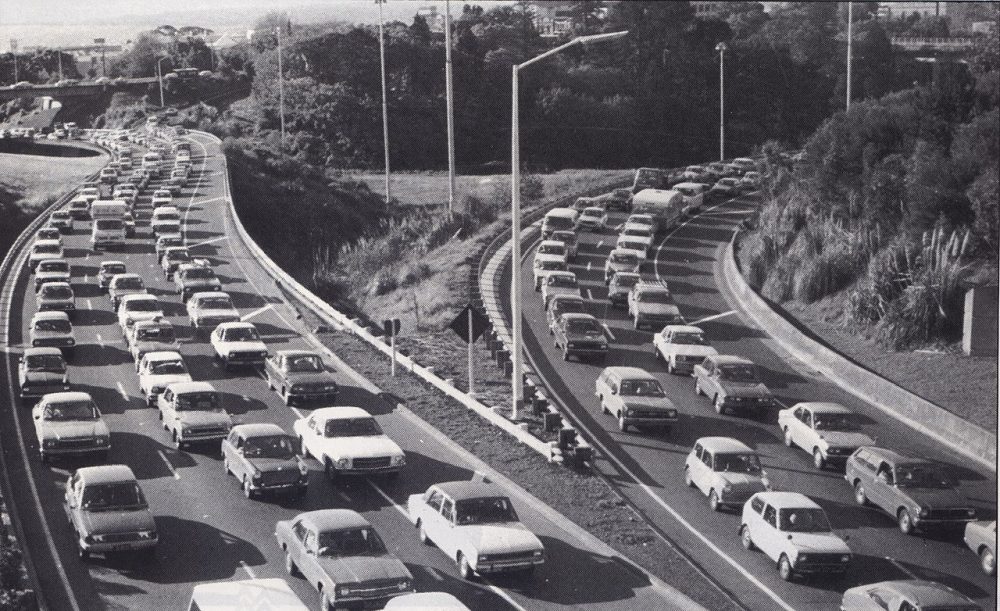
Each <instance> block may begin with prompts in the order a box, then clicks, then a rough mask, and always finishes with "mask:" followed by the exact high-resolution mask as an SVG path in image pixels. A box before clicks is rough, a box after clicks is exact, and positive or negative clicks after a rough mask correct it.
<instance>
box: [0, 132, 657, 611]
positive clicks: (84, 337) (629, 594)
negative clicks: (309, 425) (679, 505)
mask: <svg viewBox="0 0 1000 611" xmlns="http://www.w3.org/2000/svg"><path fill="white" fill-rule="evenodd" d="M191 140H192V142H193V146H192V155H193V159H194V172H193V173H192V179H191V180H190V181H189V185H188V187H187V188H186V189H185V190H184V192H183V195H182V196H180V197H179V198H175V201H176V202H179V204H180V208H181V211H182V213H183V216H184V221H185V225H184V227H185V231H186V238H187V240H188V244H189V246H190V247H191V249H192V254H194V255H196V256H199V257H205V258H208V259H209V260H210V261H211V263H212V266H213V268H214V269H215V271H216V273H217V274H218V276H219V277H220V278H221V280H222V282H223V284H224V286H223V290H225V291H227V292H229V293H230V294H231V295H232V296H233V299H234V303H235V304H236V306H237V307H238V308H239V309H240V312H241V313H242V314H243V315H244V318H245V319H247V320H250V321H251V322H253V323H254V324H255V325H256V326H257V328H258V329H259V331H260V332H261V335H262V336H263V339H264V340H265V342H266V343H267V344H268V346H269V348H270V349H271V350H272V351H274V350H278V349H283V348H306V347H309V346H311V345H312V344H311V343H310V341H309V340H308V339H306V338H309V337H310V336H309V330H308V329H305V328H304V327H303V325H302V324H301V322H299V321H297V320H296V313H295V311H294V310H293V309H292V308H291V307H290V306H289V305H287V303H285V301H284V298H283V296H282V294H281V293H280V291H279V290H278V288H277V287H276V285H275V282H274V281H273V280H272V279H271V278H270V277H268V276H267V275H266V274H265V272H264V270H263V268H262V267H261V266H260V264H259V263H258V261H257V260H255V258H254V257H253V256H252V255H251V254H250V252H249V251H248V250H247V249H246V248H245V246H244V245H243V244H242V243H241V242H240V241H239V240H238V239H237V238H236V237H235V236H236V233H235V230H234V227H233V223H232V219H231V218H230V216H229V207H228V206H227V203H226V201H225V199H224V195H225V193H226V191H225V183H224V181H225V180H226V178H225V166H224V161H223V158H222V154H221V152H220V150H219V145H218V141H217V140H214V139H211V138H209V137H206V136H202V135H195V136H192V137H191ZM153 184H154V186H155V184H156V183H155V182H154V183H153ZM153 188H154V187H150V188H149V189H147V190H145V191H144V192H143V194H142V196H140V200H139V202H140V203H139V204H138V206H139V208H138V210H139V213H138V217H139V218H138V220H139V222H138V225H139V227H138V234H137V236H136V238H134V239H130V240H129V241H128V246H127V249H126V250H125V252H123V253H108V254H94V253H92V252H91V251H90V250H89V240H88V236H89V226H90V224H89V223H77V228H76V229H75V231H74V232H73V234H72V235H69V236H66V238H65V239H66V243H67V256H68V258H69V259H70V260H71V263H72V265H73V278H72V282H73V286H74V290H75V292H76V296H77V307H78V311H77V314H76V317H75V319H74V329H75V332H76V337H77V344H78V347H77V350H76V355H75V356H74V357H73V358H72V359H71V360H70V375H71V377H72V383H73V386H74V389H75V390H83V391H86V392H89V393H91V395H93V397H94V398H95V400H96V401H97V403H98V404H99V405H100V407H101V410H102V411H103V413H104V417H105V420H106V421H107V422H108V424H109V426H110V428H111V430H112V450H111V455H110V459H109V460H110V462H114V463H125V464H128V465H129V466H131V468H132V470H133V471H134V472H135V473H136V475H137V476H138V478H139V479H140V480H141V485H142V487H143V490H144V491H145V493H146V496H147V497H148V500H149V502H150V507H151V509H152V511H153V513H154V515H155V516H156V521H157V528H158V530H159V532H160V545H159V547H158V548H157V551H156V559H155V561H154V562H152V563H148V564H135V563H134V562H133V561H131V560H130V559H128V558H112V559H110V560H106V559H103V558H101V557H96V558H93V559H91V560H89V561H87V562H83V561H81V560H79V559H78V558H77V557H76V550H75V545H74V542H73V540H72V536H71V533H70V528H69V526H68V523H67V520H66V516H65V514H64V512H63V508H62V489H63V485H64V482H65V480H66V478H67V476H68V474H69V473H70V469H72V468H75V467H77V466H81V465H83V464H84V463H83V462H72V463H70V462H65V463H55V464H54V465H52V466H48V465H42V464H41V463H40V462H39V460H38V455H37V450H38V448H37V443H36V442H35V440H34V430H33V426H32V422H31V419H30V416H29V414H30V411H29V405H28V404H26V403H25V402H23V401H21V400H20V399H18V398H16V397H15V396H14V395H15V391H14V387H15V384H16V359H17V356H18V354H19V353H20V351H21V349H22V348H23V345H24V340H25V327H26V324H27V322H28V321H29V320H30V318H31V316H32V314H33V313H34V310H35V305H34V300H33V299H32V298H30V297H28V296H29V295H31V291H30V289H29V288H28V285H27V283H28V282H29V278H30V277H29V275H28V273H27V271H26V270H25V269H24V267H23V264H24V259H25V257H26V252H22V253H20V256H19V260H18V262H17V268H16V269H17V270H18V272H17V273H16V275H15V277H14V280H13V281H11V282H9V283H8V285H7V286H4V287H2V290H3V299H2V300H0V303H2V304H5V305H4V307H3V309H2V311H0V317H2V320H0V323H2V324H3V325H5V326H6V328H7V329H8V332H9V344H10V346H9V348H8V347H5V348H4V371H3V376H4V380H5V381H4V384H3V387H4V390H3V399H2V400H0V404H2V405H3V408H2V409H0V444H2V448H3V457H4V464H5V466H6V469H7V476H8V477H9V489H10V490H12V492H13V494H11V495H10V498H9V499H8V503H11V504H14V505H15V509H16V512H17V515H18V517H19V519H20V520H21V523H22V526H23V530H24V532H25V537H26V540H25V541H23V542H22V544H23V545H24V547H25V548H27V549H28V550H30V555H31V559H32V562H33V566H34V570H35V574H36V577H37V581H38V583H39V592H40V594H41V595H42V596H43V598H44V599H45V600H44V602H45V603H46V605H47V607H48V608H50V609H59V610H72V611H80V610H86V611H89V610H91V609H100V608H112V609H114V608H118V609H180V608H186V605H187V600H188V598H189V597H190V593H191V589H192V587H193V584H195V583H198V582H206V581H217V580H231V579H246V578H249V577H261V578H263V577H285V571H284V563H283V556H282V555H281V554H280V553H279V550H278V549H277V547H276V545H275V543H274V534H273V533H274V525H275V523H276V522H277V521H278V520H283V519H288V518H290V517H292V516H294V515H296V514H298V513H300V512H302V511H307V510H313V509H320V508H333V507H347V508H351V509H354V510H357V511H359V512H361V513H362V514H363V515H364V516H365V517H366V518H367V519H368V520H369V521H371V522H372V523H373V524H374V525H375V527H376V528H377V530H378V531H379V532H380V533H381V535H382V538H383V539H384V540H385V541H386V543H387V545H388V546H389V548H390V549H391V551H392V552H393V553H395V554H396V555H397V556H398V557H400V558H401V559H402V560H403V561H404V562H405V563H406V564H407V566H408V567H409V568H410V570H411V572H412V573H413V574H414V577H415V580H416V586H417V589H418V590H420V591H448V592H451V593H453V594H454V595H456V596H457V597H459V598H460V599H461V600H463V601H464V602H465V604H467V605H468V606H469V607H470V608H473V609H511V608H514V609H559V608H570V607H573V608H587V609H614V608H619V609H622V608H631V609H639V608H643V609H650V608H663V607H664V606H665V605H666V602H665V601H666V600H668V599H669V592H665V591H664V590H662V589H661V588H660V587H659V586H658V585H655V584H656V582H655V581H654V582H652V583H651V581H650V579H649V577H648V575H646V574H644V573H641V571H637V570H636V569H635V568H634V567H632V566H630V565H629V564H628V563H626V562H623V561H622V560H621V558H619V557H616V556H613V555H608V556H605V555H603V553H601V552H600V551H599V549H600V548H599V547H597V546H592V545H591V544H590V543H588V542H587V541H586V540H581V538H580V537H579V536H578V535H577V533H575V532H572V530H571V529H569V530H567V529H566V528H564V527H563V526H562V525H561V524H560V523H559V520H558V519H549V517H547V515H548V514H545V513H543V512H542V511H540V510H544V509H545V508H544V507H538V506H534V505H531V504H528V503H526V502H523V499H521V500H520V501H519V499H520V498H521V497H519V496H517V495H515V496H514V497H513V498H514V500H515V505H516V506H517V509H518V511H519V513H520V515H521V518H522V520H523V521H524V522H525V523H526V524H527V525H528V526H529V528H531V529H532V530H533V531H534V532H535V533H537V534H538V535H539V536H540V537H541V539H542V541H543V542H544V544H545V546H546V548H547V550H548V557H549V562H547V563H546V564H545V565H543V566H542V567H540V569H539V570H538V571H537V572H536V573H535V575H534V577H533V578H532V579H529V580H527V581H523V580H518V579H516V578H506V577H496V578H491V579H490V580H479V581H478V582H464V581H462V580H461V579H460V578H459V577H458V575H457V570H456V568H455V566H454V563H452V562H450V561H449V560H448V559H446V558H445V557H444V555H443V554H441V553H440V552H439V551H438V550H437V549H435V548H433V547H428V546H424V545H422V544H421V543H419V541H418V539H417V536H416V532H415V530H414V528H413V527H412V525H411V524H410V523H409V521H408V520H407V519H406V518H405V517H404V515H402V513H401V509H400V507H399V505H401V504H405V499H406V497H407V496H408V495H409V494H413V493H417V492H422V491H423V490H425V489H426V488H427V487H428V486H429V485H430V484H432V483H435V482H440V481H447V480H456V479H470V478H471V477H472V476H473V471H472V469H473V468H475V466H474V465H476V463H475V461H474V459H473V458H471V457H470V455H468V454H467V453H465V452H464V450H462V449H461V448H459V447H458V446H456V445H455V444H453V443H451V442H450V441H449V440H447V439H446V438H444V437H443V435H441V434H440V433H438V432H437V431H434V430H433V429H430V427H429V426H428V425H427V424H426V423H424V422H422V421H420V420H418V419H417V418H416V417H415V416H413V415H412V414H411V413H409V412H408V411H406V410H402V409H398V408H395V407H394V406H392V405H389V404H387V403H386V402H385V401H383V400H382V399H381V398H380V397H379V396H378V394H377V389H374V387H372V386H371V385H370V383H367V382H366V381H365V380H363V379H358V377H355V376H356V375H357V374H353V372H349V371H348V372H345V371H344V369H343V368H339V370H338V371H337V373H336V376H337V382H338V383H339V384H340V385H341V388H342V392H341V400H340V401H339V402H340V403H342V404H354V405H359V406H361V407H363V408H365V409H367V410H369V411H370V412H372V413H373V414H374V415H376V417H377V418H378V420H379V422H380V423H381V424H382V426H383V428H384V429H385V430H386V432H387V433H388V434H389V435H390V436H392V437H393V438H394V439H395V440H396V441H397V442H398V443H400V445H401V446H402V447H403V449H404V450H405V451H406V453H407V466H406V468H405V469H404V471H403V474H402V476H401V477H400V479H399V481H398V483H397V484H396V485H395V486H394V487H388V485H387V484H385V483H383V482H368V481H367V480H364V479H360V480H356V481H353V482H347V483H345V484H343V485H341V486H338V487H337V488H333V487H332V486H331V485H330V484H329V483H328V482H327V481H326V479H325V477H324V476H323V473H322V469H321V467H320V466H319V464H318V463H316V462H315V461H314V460H312V459H311V460H310V463H311V464H310V466H311V469H312V473H311V476H310V488H309V492H308V495H307V496H306V497H305V498H304V499H303V500H301V501H294V500H282V499H276V500H274V501H267V500H265V501H249V500H247V499H246V498H244V497H243V495H242V493H241V491H240V489H239V487H238V486H237V484H236V483H235V481H234V480H233V479H232V478H227V477H226V476H225V475H224V474H223V470H222V464H221V460H220V457H219V452H218V446H216V447H215V449H214V450H213V449H210V448H204V449H193V450H192V451H178V450H175V449H174V448H173V446H172V444H171V443H170V440H169V439H168V437H167V435H166V433H165V432H164V431H163V430H162V428H161V427H160V422H159V420H158V419H157V416H156V411H155V410H154V409H151V408H147V407H146V405H145V402H144V400H143V399H142V398H141V396H140V394H139V389H138V384H137V377H136V375H135V372H134V369H133V365H132V362H131V359H130V356H129V354H128V352H127V351H126V350H125V345H124V343H123V341H122V337H121V333H120V331H119V329H118V325H117V323H116V319H115V316H114V314H113V312H112V311H111V308H110V304H109V302H108V300H107V298H106V297H105V296H104V295H102V294H101V293H99V292H98V289H97V287H96V284H95V277H94V276H95V273H96V272H97V269H98V265H99V263H100V261H102V260H104V259H112V258H115V259H117V258H123V259H124V260H125V261H126V263H127V265H128V267H129V270H130V271H134V272H139V273H141V274H142V275H143V276H144V278H145V280H146V283H147V286H148V287H150V291H151V292H152V293H153V294H155V295H157V296H158V297H159V298H160V299H161V301H162V302H163V303H164V304H165V309H166V314H167V315H168V317H169V318H170V319H171V321H172V322H173V323H174V325H175V327H176V328H177V329H178V333H179V335H180V342H181V352H182V354H183V355H184V357H185V360H186V361H187V364H188V366H189V368H190V370H191V371H192V375H193V377H194V378H195V379H196V380H205V381H211V382H212V383H213V384H214V385H215V386H216V387H217V388H218V390H219V391H220V392H221V393H223V396H224V398H223V401H224V407H226V409H227V410H228V411H229V412H230V413H231V414H232V415H233V419H234V420H235V421H236V422H237V423H241V422H274V423H277V424H279V425H280V426H282V427H283V428H284V429H285V430H286V431H289V432H290V431H291V425H292V423H293V421H294V420H295V419H296V418H297V417H298V416H299V415H301V414H305V413H308V411H309V410H308V409H305V408H301V409H299V408H289V407H286V406H285V405H284V403H283V402H282V401H281V400H279V398H278V397H277V396H276V395H275V393H273V392H272V391H269V390H268V388H267V385H266V383H265V381H264V380H263V379H261V378H260V377H257V376H256V375H255V374H254V373H253V372H246V371H244V372H233V373H227V372H225V371H223V370H222V369H220V368H218V367H217V366H216V365H215V364H214V363H213V359H212V357H211V351H210V347H209V345H208V344H207V342H205V341H198V340H195V339H194V338H193V337H192V334H191V333H190V329H189V327H188V324H187V319H186V316H185V315H184V309H183V305H182V304H181V302H180V299H179V297H178V296H177V295H176V294H175V293H174V292H173V290H172V284H170V283H168V282H167V281H165V280H164V278H163V276H162V274H161V273H160V271H159V268H158V267H157V266H156V265H155V263H156V258H155V255H154V254H153V249H152V242H151V240H150V237H149V233H148V231H149V230H148V219H149V215H150V207H151V203H150V194H151V192H152V190H153ZM278 212H279V211H276V213H278ZM313 347H314V348H315V347H316V346H313ZM327 360H328V363H329V361H330V360H331V359H327ZM553 513H554V512H553ZM597 574H600V575H602V576H603V577H604V578H603V579H600V580H585V579H580V576H582V575H597ZM288 580H289V582H290V583H291V585H292V587H293V589H294V590H295V591H296V592H297V593H298V594H299V596H300V597H301V598H302V599H303V600H304V601H307V602H308V603H309V605H310V606H313V605H314V604H315V600H316V594H315V592H314V590H313V589H312V588H311V587H310V586H309V585H307V584H306V583H305V582H304V581H302V580H301V579H294V578H288Z"/></svg>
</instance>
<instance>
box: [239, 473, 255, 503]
mask: <svg viewBox="0 0 1000 611" xmlns="http://www.w3.org/2000/svg"><path fill="white" fill-rule="evenodd" d="M242 488H243V496H245V497H247V498H248V499H250V500H253V499H254V498H256V497H257V493H255V492H254V491H253V488H251V487H250V480H249V479H248V478H247V476H245V475H244V476H243V483H242Z"/></svg>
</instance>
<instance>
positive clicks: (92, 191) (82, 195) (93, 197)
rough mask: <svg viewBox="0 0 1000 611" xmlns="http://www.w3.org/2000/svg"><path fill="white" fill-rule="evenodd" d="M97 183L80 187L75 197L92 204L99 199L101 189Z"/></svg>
mask: <svg viewBox="0 0 1000 611" xmlns="http://www.w3.org/2000/svg"><path fill="white" fill-rule="evenodd" d="M98 184H100V183H97V184H91V185H88V186H84V187H82V188H81V189H80V191H79V192H78V195H77V199H78V200H82V201H85V202H87V203H88V204H92V203H94V202H95V201H97V200H99V199H101V189H100V187H99V186H98ZM73 201H77V200H76V199H75V200H73Z"/></svg>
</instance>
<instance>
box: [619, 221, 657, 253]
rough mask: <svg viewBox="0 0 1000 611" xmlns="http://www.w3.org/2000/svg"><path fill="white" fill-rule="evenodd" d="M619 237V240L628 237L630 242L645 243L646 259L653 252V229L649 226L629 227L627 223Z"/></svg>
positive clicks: (637, 225)
mask: <svg viewBox="0 0 1000 611" xmlns="http://www.w3.org/2000/svg"><path fill="white" fill-rule="evenodd" d="M618 236H619V238H622V237H628V238H629V239H630V240H629V241H630V242H635V241H639V242H642V243H644V244H645V245H646V250H645V252H646V257H649V255H651V254H652V252H653V228H652V227H649V226H648V225H642V224H636V225H629V224H628V223H626V224H625V225H624V226H623V227H622V229H621V231H620V232H619V234H618ZM626 248H627V247H626Z"/></svg>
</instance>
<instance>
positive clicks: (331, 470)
mask: <svg viewBox="0 0 1000 611" xmlns="http://www.w3.org/2000/svg"><path fill="white" fill-rule="evenodd" d="M325 468H326V479H328V480H330V482H336V481H337V468H336V467H334V466H333V461H332V460H330V459H329V458H327V459H326V463H325Z"/></svg>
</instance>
